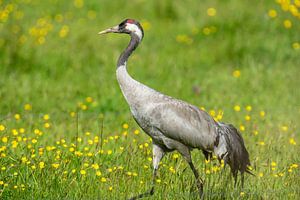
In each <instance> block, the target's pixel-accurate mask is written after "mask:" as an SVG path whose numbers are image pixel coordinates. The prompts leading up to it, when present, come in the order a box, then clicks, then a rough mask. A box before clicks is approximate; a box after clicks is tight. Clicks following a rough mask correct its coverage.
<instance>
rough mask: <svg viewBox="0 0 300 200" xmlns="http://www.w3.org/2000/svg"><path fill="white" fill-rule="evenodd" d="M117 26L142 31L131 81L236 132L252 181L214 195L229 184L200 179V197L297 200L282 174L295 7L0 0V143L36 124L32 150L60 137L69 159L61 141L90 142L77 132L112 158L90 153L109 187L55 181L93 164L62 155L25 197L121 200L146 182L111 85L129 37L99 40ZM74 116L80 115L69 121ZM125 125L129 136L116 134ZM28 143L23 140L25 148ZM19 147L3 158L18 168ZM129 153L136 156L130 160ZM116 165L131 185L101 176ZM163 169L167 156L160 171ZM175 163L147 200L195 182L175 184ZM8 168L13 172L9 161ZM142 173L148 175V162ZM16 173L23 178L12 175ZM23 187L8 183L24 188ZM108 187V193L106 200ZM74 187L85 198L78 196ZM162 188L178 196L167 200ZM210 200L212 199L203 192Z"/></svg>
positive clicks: (294, 131) (291, 114)
mask: <svg viewBox="0 0 300 200" xmlns="http://www.w3.org/2000/svg"><path fill="white" fill-rule="evenodd" d="M126 18H133V19H136V20H138V21H140V22H141V24H142V26H143V27H144V31H145V37H144V39H143V41H142V44H141V45H140V46H139V48H138V49H137V50H136V51H135V52H134V54H133V55H132V57H131V58H130V59H129V62H128V71H129V73H130V74H131V75H132V77H134V78H135V79H136V80H138V81H140V82H142V83H144V84H146V85H148V86H150V87H151V88H154V89H156V90H158V91H161V92H162V93H165V94H167V95H170V96H173V97H175V98H179V99H182V100H185V101H187V102H190V103H192V104H194V105H196V106H199V107H204V108H205V109H206V110H207V111H208V112H209V113H210V114H211V115H212V116H214V117H216V118H217V119H219V120H222V121H225V122H231V123H233V124H235V126H237V127H238V128H239V129H240V130H241V131H242V134H243V137H244V138H245V143H246V146H247V148H248V150H249V152H250V157H251V160H252V164H253V166H254V169H255V173H256V174H258V176H256V178H248V179H247V185H246V189H245V191H246V194H245V192H241V193H240V191H238V192H237V191H236V190H235V189H233V187H232V188H231V189H229V191H226V190H227V189H226V187H223V186H224V185H227V183H225V182H221V184H217V183H219V179H220V177H219V175H218V176H217V175H212V176H209V175H207V176H206V180H208V183H207V185H208V187H206V192H210V193H211V195H212V194H214V192H216V191H217V192H224V193H227V192H228V195H227V196H226V195H225V196H224V198H228V199H229V198H231V197H232V196H230V195H231V194H233V193H237V195H236V196H235V198H239V197H243V196H245V197H248V198H252V199H257V198H262V199H268V198H270V199H275V198H281V199H282V198H290V199H294V198H295V196H297V194H299V188H298V185H299V177H300V176H299V170H298V171H297V174H293V173H294V172H293V173H292V172H288V171H287V170H292V169H294V168H297V167H298V164H300V160H299V143H300V137H299V128H300V127H299V120H300V103H299V102H300V89H299V86H300V68H299V67H300V59H299V58H300V35H299V33H300V23H299V22H300V1H299V0H294V1H289V0H276V1H274V0H264V1H258V0H254V1H250V0H248V1H238V0H223V1H216V0H214V1H208V0H203V1H193V0H186V1H179V0H165V1H146V0H131V1H125V0H118V1H111V0H98V1H95V0H89V1H87V0H71V1H59V0H48V1H35V0H18V1H17V0H15V1H14V0H11V1H5V0H0V129H2V130H0V132H1V131H2V133H1V134H2V135H1V137H2V141H3V137H6V140H7V138H8V140H9V143H7V144H8V145H10V146H9V147H8V148H11V146H12V145H13V144H10V139H15V138H16V137H15V136H11V131H12V130H13V129H18V130H19V128H22V127H23V128H24V127H25V129H26V130H30V133H32V132H34V130H35V129H34V128H36V127H40V129H41V130H42V131H44V132H45V133H47V134H45V135H44V136H43V137H39V136H37V139H38V145H39V146H40V145H41V146H46V145H50V143H51V142H53V143H54V142H55V141H56V140H58V141H59V142H58V143H57V142H56V143H55V145H54V146H55V147H56V148H58V149H60V148H62V149H63V150H61V151H62V152H64V153H65V154H66V155H68V153H70V152H68V149H64V147H62V145H61V142H60V141H61V138H63V140H65V139H66V140H67V143H68V140H70V141H72V142H74V141H76V137H77V136H78V134H79V136H80V135H82V137H90V136H89V135H87V136H85V135H84V134H85V132H86V131H87V130H88V131H91V132H93V133H96V134H99V132H101V134H102V133H103V136H104V137H105V138H108V139H107V140H108V141H109V142H108V143H107V144H106V147H104V148H107V149H105V152H106V150H108V149H109V150H108V151H110V153H107V155H106V153H104V154H105V156H106V157H104V159H103V157H100V156H99V154H98V153H96V154H95V155H96V156H95V159H96V161H97V162H98V163H102V166H101V167H103V169H102V172H103V176H104V177H106V178H107V179H108V181H107V183H101V181H100V179H99V178H98V177H96V178H95V177H94V175H91V177H93V178H95V180H94V179H89V181H90V182H88V181H87V179H81V178H78V179H76V181H75V183H76V184H77V185H76V186H74V185H71V184H69V183H68V181H69V180H71V179H72V181H71V182H72V183H74V179H73V177H72V175H70V177H71V178H69V179H68V178H67V183H66V182H64V181H65V179H64V177H63V176H60V175H59V174H58V176H57V177H56V178H57V179H56V180H55V181H53V180H52V179H51V177H52V174H53V173H56V172H57V173H58V172H59V173H62V172H63V171H64V170H66V171H67V172H70V171H71V170H72V169H73V165H74V166H75V168H76V169H77V168H78V169H81V168H82V166H81V164H82V163H83V161H84V160H85V159H87V160H88V159H90V158H89V157H88V158H85V157H84V158H82V160H81V161H80V162H79V161H78V160H76V159H77V158H76V159H75V158H73V157H71V158H72V159H73V160H72V159H71V160H72V163H71V164H70V165H66V166H64V167H65V168H63V167H61V168H59V170H60V171H59V170H56V169H55V170H54V172H53V171H51V170H49V174H44V177H45V178H44V179H41V180H39V181H41V182H39V184H36V182H34V181H32V179H31V175H28V174H27V175H28V177H27V175H24V177H27V178H28V179H26V180H28V188H29V189H28V190H27V189H26V190H25V191H27V192H28V193H27V194H28V195H27V197H28V196H29V197H32V198H34V197H36V198H39V197H41V196H34V195H38V194H39V193H40V192H42V193H43V195H44V197H45V198H47V197H48V198H50V199H51V198H53V199H57V198H62V197H64V198H68V197H69V198H75V199H76V198H78V199H82V198H95V197H97V196H98V197H99V193H101V195H103V196H104V197H110V198H111V199H113V198H120V196H118V195H119V194H120V195H121V196H122V197H123V196H124V197H125V196H126V197H127V196H131V195H132V194H135V193H137V192H138V191H143V190H144V189H145V188H146V186H147V185H146V186H140V187H137V186H139V184H140V183H139V181H140V180H144V181H145V182H147V180H150V177H151V170H150V169H146V168H145V169H143V168H142V169H141V167H140V165H141V163H143V162H145V161H146V162H148V161H147V158H148V157H149V156H151V155H150V151H145V152H146V153H145V154H142V153H141V152H140V149H139V147H138V146H137V145H134V144H136V143H134V142H136V141H138V142H141V144H142V147H143V143H144V142H145V141H148V139H149V138H148V137H147V136H146V135H138V136H136V135H134V134H132V133H133V131H134V130H135V129H138V128H137V125H136V124H135V122H134V120H133V119H132V118H131V115H130V112H129V109H128V106H127V103H126V101H125V100H124V98H123V96H122V94H121V91H120V89H119V86H118V83H117V81H116V77H115V69H116V61H117V59H118V57H119V54H120V53H121V52H122V50H123V49H124V48H125V47H126V45H127V43H128V41H129V37H128V36H127V35H114V34H110V35H105V36H99V35H98V34H97V33H98V32H99V31H101V30H103V29H106V28H108V27H111V26H114V25H117V24H119V23H120V22H121V21H123V20H124V19H126ZM76 113H79V116H80V118H79V119H78V118H77V122H76V117H75V116H76ZM45 114H47V115H48V114H49V116H50V119H51V122H49V123H48V121H47V120H49V119H45ZM70 114H71V116H70ZM18 115H19V116H18ZM99 115H100V119H101V120H102V119H103V118H104V131H100V129H101V127H100V125H99V120H98V119H99ZM20 116H21V117H20ZM42 116H44V118H43V117H42ZM49 116H48V117H49ZM23 118H24V121H22V120H23ZM46 118H47V117H46ZM20 120H21V121H20ZM102 122H103V121H102ZM102 122H101V123H102ZM125 122H126V124H127V125H126V126H125V127H127V126H128V125H129V129H128V127H127V128H124V123H125ZM47 124H48V125H47ZM122 124H123V128H122V127H121V125H122ZM1 125H2V126H1ZM127 129H128V133H129V134H128V138H127ZM123 131H125V132H126V134H125V135H124V138H123V136H122V134H120V135H118V137H119V136H120V137H122V140H121V139H120V140H121V141H120V143H117V142H115V140H112V142H111V140H110V139H109V138H110V137H113V136H114V134H117V133H120V132H123ZM12 134H15V133H14V131H12ZM31 137H32V138H35V137H36V135H33V136H30V137H29V138H30V139H32V138H31ZM74 138H75V139H74ZM136 139H137V140H136ZM101 140H102V139H101ZM4 141H5V139H4ZM116 141H117V139H116ZM132 141H134V142H132ZM36 142H37V141H35V143H36ZM40 142H41V143H40ZM148 142H149V141H148ZM20 143H21V142H20ZM56 144H57V145H56ZM76 144H77V142H76ZM131 144H133V146H131ZM22 145H23V144H22ZM26 145H27V143H26V141H25V142H24V148H25V149H26ZM60 145H61V146H60ZM20 146H21V144H20ZM123 146H125V147H126V148H128V149H129V150H128V149H126V148H125V151H124V152H125V153H123V152H122V153H120V154H117V153H116V154H114V153H115V152H117V150H118V149H119V148H123V149H124V147H123ZM22 148H23V146H22ZM22 148H20V149H19V150H20V151H15V150H14V149H12V152H13V153H12V155H13V156H12V157H13V158H16V160H20V159H21V157H22V155H23V153H24V152H23V149H22ZM37 148H38V147H36V149H37ZM78 148H79V149H80V148H83V147H78ZM101 148H102V147H101ZM110 149H113V150H115V149H116V151H115V152H114V153H113V154H112V156H114V157H110V156H111V155H110V154H111V150H110ZM132 149H133V150H132ZM96 150H97V151H98V145H97V147H95V151H96ZM28 151H29V150H28ZM122 151H123V150H122ZM142 151H143V150H142ZM131 152H133V153H132V154H131ZM28 155H30V153H28ZM133 155H135V159H131V156H133ZM14 156H15V157H14ZM72 156H74V155H73V154H72ZM143 156H144V157H143ZM197 156H198V157H196V159H197V162H196V163H197V166H199V168H201V166H203V165H202V164H203V158H202V157H201V155H200V154H199V152H198V154H197ZM2 157H3V156H2ZM19 157H20V158H19ZM75 157H76V156H75ZM194 157H195V156H194ZM53 158H55V157H53ZM5 159H7V160H5V161H3V162H2V163H1V166H2V165H3V166H6V165H7V166H9V164H10V162H11V160H10V159H8V157H6V158H5ZM38 159H40V158H38ZM41 159H44V158H43V157H42V158H41ZM47 159H48V158H47ZM93 159H94V158H93ZM74 160H75V161H74ZM116 160H117V162H118V164H120V165H122V166H124V167H125V169H126V170H130V171H131V170H132V171H136V172H138V173H139V177H138V178H137V179H127V178H128V176H127V175H125V174H117V173H116V174H114V173H108V172H107V173H105V172H106V171H107V169H106V168H110V167H112V166H116V165H117V164H116V163H115V162H116ZM148 160H149V159H148ZM170 160H171V157H168V158H167V159H166V160H165V162H166V163H168V162H169V161H170ZM39 161H40V160H39ZM39 161H35V162H39ZM44 161H45V162H46V160H44ZM73 161H74V162H76V163H77V164H74V163H73ZM94 161H95V160H92V161H91V163H93V162H94ZM134 161H136V162H134ZM52 162H56V160H55V159H52V158H51V159H50V158H49V164H47V163H46V164H47V166H49V167H50V166H51V164H50V163H52ZM57 162H60V161H57ZM181 163H182V162H179V164H178V162H177V160H176V162H175V161H174V162H171V166H172V167H173V164H174V168H176V166H177V167H178V168H176V170H178V173H179V175H178V174H176V176H175V175H174V176H173V175H171V176H169V175H170V174H168V173H167V172H168V167H167V168H166V169H165V171H167V172H166V173H162V180H163V181H166V182H167V183H168V184H167V185H164V187H163V188H161V187H159V189H158V192H157V196H156V197H155V198H160V199H174V198H176V194H179V193H180V192H182V191H183V190H185V188H186V185H185V183H186V182H185V181H188V184H192V183H191V179H190V177H192V174H189V175H187V176H186V177H183V176H182V174H184V173H183V172H184V171H185V169H184V167H181V166H185V165H184V164H181ZM274 163H275V166H276V163H277V165H278V170H277V168H276V170H275V166H273V165H274ZM62 165H63V164H62ZM175 165H176V166H175ZM296 165H297V167H295V166H296ZM15 166H17V167H18V168H19V166H18V164H16V163H15ZM147 166H148V167H149V166H151V162H149V163H147ZM289 166H294V167H293V168H292V167H289ZM17 167H16V168H17ZM83 168H84V167H83ZM273 168H274V170H273ZM51 169H52V168H51ZM84 169H85V168H84ZM203 169H204V168H203ZM22 170H24V171H26V173H27V172H28V171H30V170H28V169H27V168H26V169H25V167H23V166H21V167H20V171H22ZM52 170H53V169H52ZM2 171H3V170H2ZM2 171H1V173H2ZM41 171H42V170H41ZM292 171H293V170H292ZM4 172H5V173H4ZM4 172H3V173H2V174H1V173H0V180H1V178H3V177H4V175H5V176H6V174H8V172H6V171H5V170H4ZM9 173H10V172H9ZM11 173H13V172H11ZM20 173H21V174H22V173H23V172H20ZM41 173H42V172H41ZM3 174H4V175H3ZM2 175H3V176H2ZM140 175H141V176H140ZM177 175H178V176H177ZM12 176H13V175H12ZM49 177H50V178H49ZM124 177H125V178H124ZM126 177H127V178H126ZM209 177H211V179H210V178H209ZM262 177H263V179H260V178H262ZM278 177H282V178H281V179H280V178H278ZM164 178H165V179H164ZM3 180H4V179H3ZM47 180H48V181H47ZM91 180H92V181H91ZM222 180H225V179H223V178H222ZM4 181H10V179H8V178H7V179H5V180H4ZM22 181H23V180H21V179H20V180H19V182H18V181H16V183H15V184H20V183H22V184H23V182H22ZM172 181H174V182H172ZM209 181H211V182H209ZM95 182H97V184H100V185H101V184H106V185H104V186H103V185H101V191H100V190H96V189H95V188H98V186H99V185H97V184H92V183H95ZM98 182H100V183H98ZM12 183H13V182H12ZM57 183H58V184H57ZM169 183H174V184H170V185H169ZM248 183H249V184H248ZM35 184H36V185H35ZM63 184H66V185H65V187H67V188H70V191H71V192H70V193H69V194H67V196H64V195H66V194H65V193H64V191H62V189H61V188H57V185H59V186H61V185H63ZM180 184H181V185H180ZM209 184H210V185H211V187H209ZM0 185H1V181H0ZM40 185H41V186H40ZM149 185H150V183H148V186H149ZM177 185H180V187H179V189H178V188H177ZM25 187H26V188H27V185H26V186H25ZM110 187H112V188H114V190H116V191H114V190H113V191H114V193H111V191H112V189H109V188H110ZM103 188H104V189H103ZM174 188H175V189H174ZM224 188H225V189H224ZM282 188H284V189H282ZM297 188H298V190H297ZM83 189H89V190H90V192H91V193H88V192H87V193H85V190H84V192H82V191H83ZM265 189H267V190H268V191H272V192H266V191H265ZM281 189H282V190H281ZM165 190H166V191H173V190H175V192H174V193H172V192H169V193H168V192H167V193H164V191H165ZM11 191H13V189H11V190H6V191H5V192H4V193H3V190H2V193H3V194H4V195H6V196H4V197H12V196H10V195H12V194H14V193H13V192H12V193H11ZM247 191H248V192H249V193H248V194H249V195H250V196H247V195H248V194H247ZM274 191H278V192H277V193H276V192H274ZM230 192H231V193H230ZM2 193H1V195H2ZM164 194H166V196H164ZM1 195H0V197H1ZM15 195H17V196H14V197H18V198H25V196H26V195H24V193H18V194H15ZM18 195H19V196H18ZM30 195H32V196H30ZM68 195H69V196H68ZM109 195H111V196H109ZM168 195H170V196H168ZM172 195H173V196H172ZM174 195H175V196H174ZM251 195H252V196H251ZM270 195H271V197H270ZM280 195H281V196H280ZM187 198H189V197H187ZM211 198H212V199H213V198H217V197H216V196H213V195H212V196H211Z"/></svg>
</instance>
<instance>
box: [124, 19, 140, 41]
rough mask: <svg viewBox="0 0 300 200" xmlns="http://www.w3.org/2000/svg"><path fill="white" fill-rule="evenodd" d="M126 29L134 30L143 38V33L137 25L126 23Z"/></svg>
mask: <svg viewBox="0 0 300 200" xmlns="http://www.w3.org/2000/svg"><path fill="white" fill-rule="evenodd" d="M126 29H127V30H129V31H131V32H133V33H135V34H136V35H137V36H138V37H139V39H140V40H142V37H143V33H142V31H141V30H140V28H139V27H138V26H137V25H135V24H130V23H127V24H126Z"/></svg>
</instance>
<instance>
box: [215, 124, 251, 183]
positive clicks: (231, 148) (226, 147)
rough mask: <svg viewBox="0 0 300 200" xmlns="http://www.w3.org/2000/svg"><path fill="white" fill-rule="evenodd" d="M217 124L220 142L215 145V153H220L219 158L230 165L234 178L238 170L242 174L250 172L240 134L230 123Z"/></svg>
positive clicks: (247, 155)
mask: <svg viewBox="0 0 300 200" xmlns="http://www.w3.org/2000/svg"><path fill="white" fill-rule="evenodd" d="M218 124H219V129H218V130H219V131H218V134H219V140H220V142H219V144H218V146H217V147H216V154H217V155H218V153H219V154H221V155H218V156H221V159H224V161H225V163H226V164H228V165H229V166H230V168H231V172H232V174H233V176H234V177H235V179H236V176H237V173H238V171H240V172H241V174H244V172H247V173H249V174H252V172H250V171H249V169H248V166H250V159H249V153H248V151H247V149H246V147H245V144H244V140H243V138H242V136H241V134H240V133H239V132H238V130H237V129H236V128H235V127H234V126H233V125H231V124H225V123H218ZM224 152H226V153H224ZM252 175H253V174H252Z"/></svg>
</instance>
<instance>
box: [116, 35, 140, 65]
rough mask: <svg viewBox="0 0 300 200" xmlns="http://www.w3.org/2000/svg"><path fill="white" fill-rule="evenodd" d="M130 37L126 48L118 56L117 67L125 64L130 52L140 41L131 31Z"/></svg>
mask: <svg viewBox="0 0 300 200" xmlns="http://www.w3.org/2000/svg"><path fill="white" fill-rule="evenodd" d="M130 37H131V39H130V42H129V44H128V46H127V48H126V49H125V50H124V51H123V53H122V54H121V55H120V57H119V60H118V64H117V68H118V67H120V66H121V65H125V63H126V62H127V60H128V58H129V56H130V55H131V53H132V52H133V51H134V50H135V49H136V48H137V46H138V45H139V43H140V39H139V37H138V36H137V35H136V34H134V33H132V34H130Z"/></svg>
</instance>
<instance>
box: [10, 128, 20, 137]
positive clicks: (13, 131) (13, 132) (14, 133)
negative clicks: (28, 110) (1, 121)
mask: <svg viewBox="0 0 300 200" xmlns="http://www.w3.org/2000/svg"><path fill="white" fill-rule="evenodd" d="M11 132H12V134H13V135H14V136H17V135H18V134H19V132H18V131H17V129H12V130H11Z"/></svg>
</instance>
